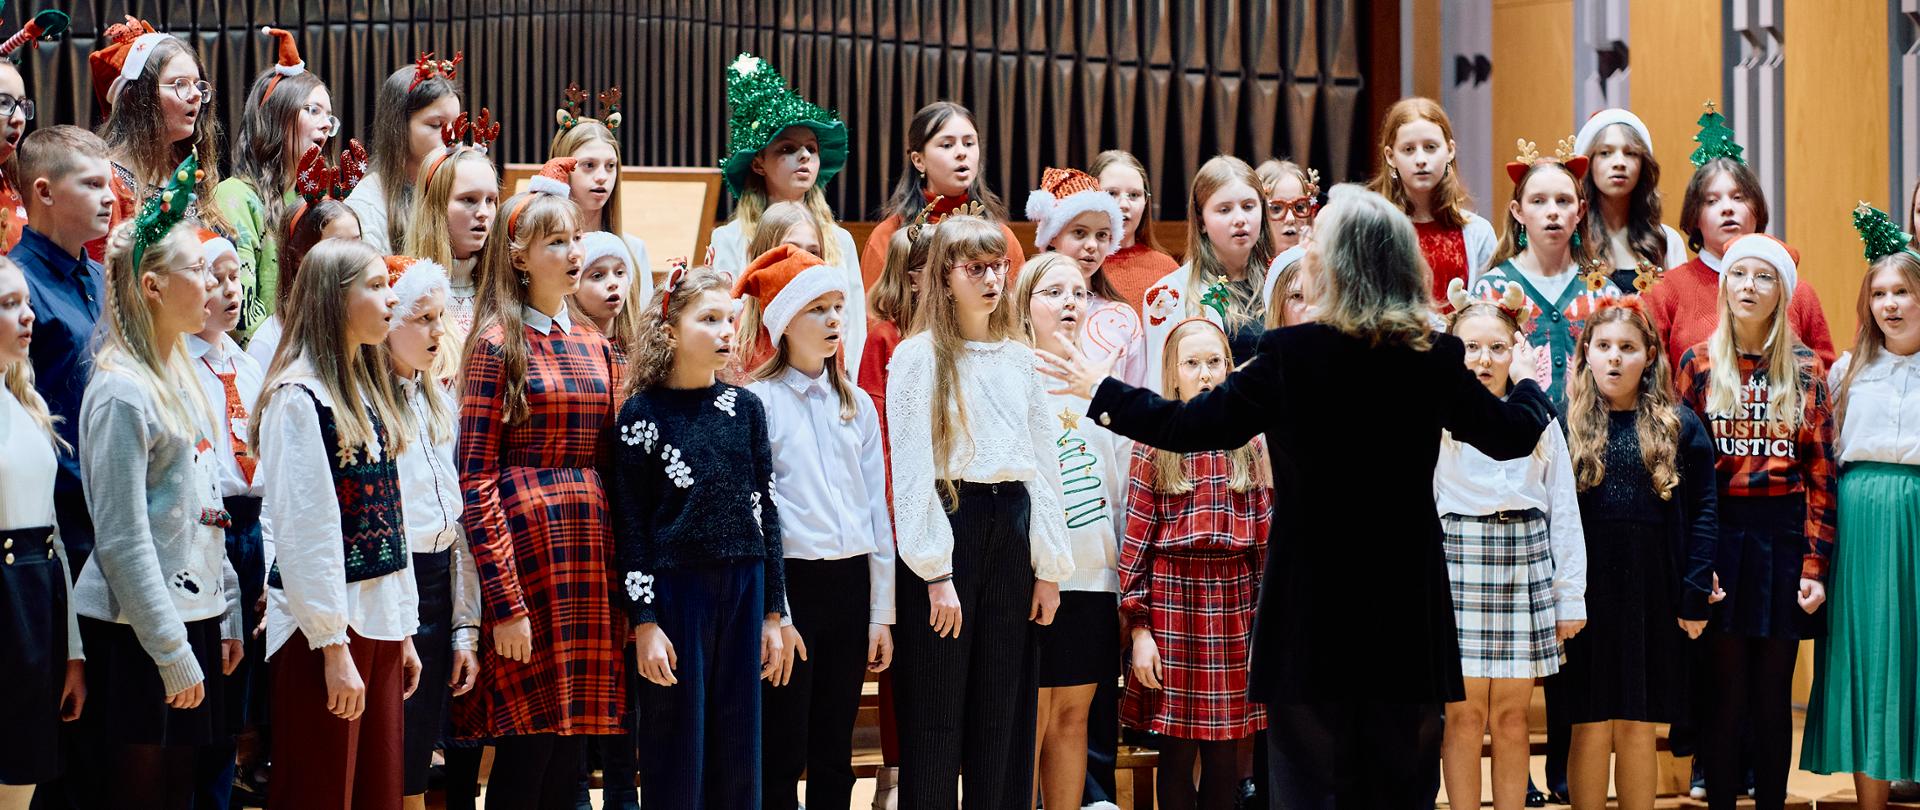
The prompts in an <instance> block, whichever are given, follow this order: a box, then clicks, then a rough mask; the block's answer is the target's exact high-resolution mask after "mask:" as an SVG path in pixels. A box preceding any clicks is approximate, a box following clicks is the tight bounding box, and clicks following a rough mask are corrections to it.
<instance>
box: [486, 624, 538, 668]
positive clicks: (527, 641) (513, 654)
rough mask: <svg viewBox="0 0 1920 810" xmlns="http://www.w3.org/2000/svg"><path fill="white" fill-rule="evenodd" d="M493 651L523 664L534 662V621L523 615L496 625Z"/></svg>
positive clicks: (494, 627)
mask: <svg viewBox="0 0 1920 810" xmlns="http://www.w3.org/2000/svg"><path fill="white" fill-rule="evenodd" d="M493 651H494V652H496V653H499V654H500V657H501V658H506V659H509V660H513V661H518V662H520V663H522V664H524V663H527V662H528V661H531V660H533V620H532V619H529V618H527V617H526V615H525V614H522V615H519V616H515V617H513V618H511V619H508V620H506V621H504V622H501V623H499V624H496V625H494V626H493Z"/></svg>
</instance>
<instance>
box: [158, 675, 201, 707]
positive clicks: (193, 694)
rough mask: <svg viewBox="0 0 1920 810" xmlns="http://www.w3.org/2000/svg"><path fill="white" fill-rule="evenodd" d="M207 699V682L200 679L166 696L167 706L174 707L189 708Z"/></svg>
mask: <svg viewBox="0 0 1920 810" xmlns="http://www.w3.org/2000/svg"><path fill="white" fill-rule="evenodd" d="M206 699H207V682H206V681H204V680H202V681H201V682H199V683H196V684H194V685H192V686H189V687H187V688H185V689H182V690H180V691H178V692H175V693H173V694H171V695H168V696H167V706H169V707H171V708H175V709H191V708H193V707H195V706H198V705H200V701H202V700H206Z"/></svg>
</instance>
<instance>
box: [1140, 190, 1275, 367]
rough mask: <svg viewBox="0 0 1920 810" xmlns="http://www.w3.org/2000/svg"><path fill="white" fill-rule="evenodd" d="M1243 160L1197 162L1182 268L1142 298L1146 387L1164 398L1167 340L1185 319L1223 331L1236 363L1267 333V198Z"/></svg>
mask: <svg viewBox="0 0 1920 810" xmlns="http://www.w3.org/2000/svg"><path fill="white" fill-rule="evenodd" d="M1260 189H1261V184H1260V177H1259V176H1258V175H1256V174H1254V172H1253V167H1252V166H1248V165H1247V164H1246V162H1245V161H1243V160H1241V159H1239V158H1236V157H1232V156H1230V155H1219V156H1216V157H1214V158H1213V159H1211V160H1208V161H1207V162H1206V163H1203V164H1200V171H1198V172H1196V173H1195V174H1194V176H1193V187H1192V190H1191V193H1190V194H1188V196H1187V263H1186V264H1183V265H1181V266H1180V267H1179V269H1177V270H1174V271H1173V272H1171V273H1168V274H1167V275H1165V276H1163V277H1161V279H1160V280H1159V281H1156V282H1154V284H1153V286H1152V287H1151V288H1149V289H1148V290H1147V296H1146V302H1145V305H1146V309H1145V315H1146V322H1147V324H1146V334H1145V336H1144V337H1143V340H1145V342H1146V355H1147V357H1146V368H1147V369H1148V372H1147V380H1146V383H1145V384H1146V386H1147V387H1149V388H1153V389H1154V390H1155V391H1158V392H1160V393H1165V391H1164V390H1163V389H1160V388H1159V385H1160V384H1161V383H1160V381H1159V380H1158V379H1156V375H1154V373H1153V371H1152V370H1153V369H1157V368H1160V367H1162V365H1163V363H1162V362H1161V352H1163V351H1165V350H1166V349H1167V348H1168V343H1167V335H1168V333H1169V332H1171V331H1173V327H1174V326H1175V325H1177V324H1179V323H1180V322H1181V321H1184V320H1186V319H1188V318H1206V319H1207V320H1210V321H1213V322H1214V323H1215V324H1216V325H1218V326H1219V327H1220V328H1221V329H1223V330H1225V331H1226V333H1227V339H1228V342H1229V343H1230V344H1231V345H1232V348H1233V354H1234V356H1235V357H1246V358H1251V357H1253V355H1254V353H1255V351H1256V347H1257V346H1258V345H1259V343H1260V335H1261V334H1262V333H1263V332H1265V331H1266V307H1265V305H1264V304H1263V302H1262V301H1261V297H1260V293H1261V291H1262V290H1263V289H1265V288H1266V280H1267V269H1268V268H1269V267H1270V266H1271V265H1272V264H1273V257H1274V254H1275V251H1274V249H1273V233H1272V232H1271V231H1270V230H1268V228H1267V226H1266V222H1267V215H1266V210H1267V208H1266V195H1265V193H1264V192H1262V191H1261V190H1260Z"/></svg>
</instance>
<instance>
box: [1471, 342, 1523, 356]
mask: <svg viewBox="0 0 1920 810" xmlns="http://www.w3.org/2000/svg"><path fill="white" fill-rule="evenodd" d="M1466 346H1467V356H1468V357H1479V356H1480V355H1483V354H1484V355H1489V356H1491V357H1493V359H1495V360H1503V359H1505V358H1506V357H1507V356H1508V355H1511V354H1513V344H1511V343H1468V344H1466Z"/></svg>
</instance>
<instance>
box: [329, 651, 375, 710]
mask: <svg viewBox="0 0 1920 810" xmlns="http://www.w3.org/2000/svg"><path fill="white" fill-rule="evenodd" d="M321 654H322V655H324V656H325V657H326V662H327V667H326V668H327V672H326V678H327V711H330V712H333V716H335V717H338V718H340V719H342V720H345V721H347V722H353V721H355V720H358V719H360V714H361V713H362V712H365V711H366V710H367V685H366V684H365V683H363V682H362V681H361V680H360V670H359V669H358V668H356V667H354V665H353V652H352V651H350V650H348V649H347V645H345V644H335V645H333V646H331V647H327V648H325V649H324V650H322V651H321Z"/></svg>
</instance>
